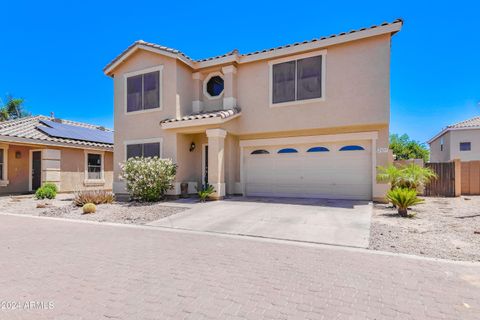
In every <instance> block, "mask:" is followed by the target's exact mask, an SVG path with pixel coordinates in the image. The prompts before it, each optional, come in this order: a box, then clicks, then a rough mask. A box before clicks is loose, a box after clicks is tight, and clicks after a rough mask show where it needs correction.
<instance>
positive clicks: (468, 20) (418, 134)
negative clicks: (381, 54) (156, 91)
mask: <svg viewBox="0 0 480 320" xmlns="http://www.w3.org/2000/svg"><path fill="white" fill-rule="evenodd" d="M0 12H2V14H1V18H0V30H1V31H0V35H1V38H0V41H1V42H0V96H1V97H4V96H5V94H7V93H11V94H13V95H15V96H19V97H23V98H25V100H26V103H25V104H26V106H27V107H28V109H29V110H30V111H31V112H32V113H34V114H46V115H48V114H49V113H50V112H51V111H54V112H55V115H57V116H58V117H62V118H69V119H75V120H79V121H87V122H92V123H97V124H102V125H106V126H109V127H112V126H113V118H112V113H113V88H112V87H113V85H112V80H111V79H110V78H108V77H106V76H105V75H104V74H103V72H102V68H103V67H104V66H105V65H106V64H107V63H108V62H109V61H110V60H111V59H113V58H114V57H115V56H116V55H118V54H119V53H120V52H121V51H123V50H124V49H125V48H126V47H127V46H128V45H130V44H131V43H132V42H133V41H135V40H138V39H143V40H145V41H150V42H155V43H159V44H163V45H166V46H169V47H173V48H177V49H179V50H182V51H183V52H185V53H186V54H188V55H190V56H191V57H193V58H204V57H209V56H213V55H218V54H222V53H225V52H228V51H230V50H232V49H234V48H238V49H239V50H240V52H249V51H255V50H258V49H263V48H269V47H274V46H278V45H282V44H288V43H292V42H296V41H301V40H306V39H312V38H316V37H320V36H324V35H330V34H333V33H339V32H343V31H348V30H351V29H357V28H360V27H364V26H370V25H372V24H378V23H381V22H383V21H393V20H394V19H396V18H398V17H401V18H403V19H404V20H405V25H404V28H403V29H402V31H401V32H400V33H399V34H397V35H395V36H394V37H393V41H392V65H391V66H392V68H391V111H392V112H391V132H395V133H407V134H409V135H410V136H411V137H413V138H414V139H416V140H420V141H426V140H427V139H428V138H430V137H431V136H433V135H434V134H435V133H436V132H437V131H439V130H440V129H441V128H442V127H444V126H446V125H448V124H451V123H454V122H457V121H461V120H464V119H467V118H470V117H473V116H477V115H480V105H479V102H480V22H479V21H480V20H479V17H478V12H480V4H476V3H475V2H474V1H455V2H453V3H452V2H445V3H441V2H436V3H435V4H434V5H433V4H429V3H423V2H422V1H418V0H417V1H346V0H344V1H341V2H337V1H328V2H324V1H290V2H278V1H242V2H235V1H233V2H232V1H225V2H223V1H222V2H208V1H198V2H197V1H195V2H188V1H170V3H168V4H167V3H165V2H164V1H141V0H137V1H129V2H127V1H125V2H123V1H75V2H72V3H69V1H58V2H55V1H20V0H17V1H13V0H7V1H2V2H1V3H0Z"/></svg>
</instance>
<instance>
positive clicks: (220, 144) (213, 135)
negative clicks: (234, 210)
mask: <svg viewBox="0 0 480 320" xmlns="http://www.w3.org/2000/svg"><path fill="white" fill-rule="evenodd" d="M206 134H207V137H208V183H209V184H211V185H212V186H213V188H214V189H215V193H214V194H213V196H212V197H213V198H217V199H221V198H223V197H224V196H225V137H226V136H227V131H225V130H223V129H208V130H207V131H206Z"/></svg>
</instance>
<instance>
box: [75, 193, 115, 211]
mask: <svg viewBox="0 0 480 320" xmlns="http://www.w3.org/2000/svg"><path fill="white" fill-rule="evenodd" d="M114 200H115V196H114V194H113V193H112V192H110V191H106V190H81V191H75V196H74V198H73V204H75V205H76V206H78V207H81V206H83V205H84V204H86V203H93V204H105V203H112V202H113V201H114Z"/></svg>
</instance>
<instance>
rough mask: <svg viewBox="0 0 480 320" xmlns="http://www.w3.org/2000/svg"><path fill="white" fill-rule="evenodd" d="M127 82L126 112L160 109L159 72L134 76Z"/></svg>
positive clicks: (128, 78) (127, 79)
mask: <svg viewBox="0 0 480 320" xmlns="http://www.w3.org/2000/svg"><path fill="white" fill-rule="evenodd" d="M126 81H127V86H126V90H127V95H126V97H127V101H126V103H127V112H134V111H141V110H149V109H156V108H160V71H153V72H148V73H144V74H139V75H134V76H131V77H127V78H126Z"/></svg>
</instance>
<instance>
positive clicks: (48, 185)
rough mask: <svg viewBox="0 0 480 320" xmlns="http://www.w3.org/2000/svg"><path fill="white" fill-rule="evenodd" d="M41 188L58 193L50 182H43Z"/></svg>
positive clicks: (54, 185)
mask: <svg viewBox="0 0 480 320" xmlns="http://www.w3.org/2000/svg"><path fill="white" fill-rule="evenodd" d="M42 187H44V188H50V189H52V190H53V191H55V192H58V187H57V185H56V184H55V183H52V182H45V183H44V184H43V185H42Z"/></svg>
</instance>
